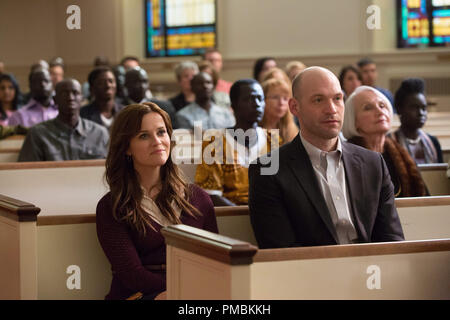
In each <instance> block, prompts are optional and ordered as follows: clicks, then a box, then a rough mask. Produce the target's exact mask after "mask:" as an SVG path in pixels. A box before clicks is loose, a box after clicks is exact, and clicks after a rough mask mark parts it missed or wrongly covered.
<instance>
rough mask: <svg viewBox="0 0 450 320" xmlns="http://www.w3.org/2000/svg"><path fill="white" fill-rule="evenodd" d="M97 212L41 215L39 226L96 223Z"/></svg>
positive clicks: (38, 220)
mask: <svg viewBox="0 0 450 320" xmlns="http://www.w3.org/2000/svg"><path fill="white" fill-rule="evenodd" d="M95 222H96V220H95V214H71V215H58V216H56V215H55V216H41V217H38V218H37V225H38V226H53V225H63V224H80V223H95Z"/></svg>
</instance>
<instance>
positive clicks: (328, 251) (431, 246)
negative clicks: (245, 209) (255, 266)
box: [253, 239, 450, 262]
mask: <svg viewBox="0 0 450 320" xmlns="http://www.w3.org/2000/svg"><path fill="white" fill-rule="evenodd" d="M433 251H450V239H436V240H416V241H398V242H380V243H361V244H346V245H334V246H317V247H299V248H282V249H259V250H258V252H257V253H256V255H255V256H254V258H253V261H254V262H265V261H285V260H301V259H324V258H340V257H359V256H374V255H375V256H376V255H388V254H401V253H419V252H433Z"/></svg>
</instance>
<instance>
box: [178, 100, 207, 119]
mask: <svg viewBox="0 0 450 320" xmlns="http://www.w3.org/2000/svg"><path fill="white" fill-rule="evenodd" d="M199 109H202V108H201V107H200V106H199V105H198V104H197V103H195V102H191V103H189V104H188V105H186V106H184V107H183V108H181V109H180V110H178V112H177V114H179V115H183V116H187V117H189V116H191V115H192V114H193V112H195V111H198V110H199ZM189 118H190V117H189Z"/></svg>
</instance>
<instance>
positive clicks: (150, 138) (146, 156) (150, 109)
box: [97, 102, 218, 299]
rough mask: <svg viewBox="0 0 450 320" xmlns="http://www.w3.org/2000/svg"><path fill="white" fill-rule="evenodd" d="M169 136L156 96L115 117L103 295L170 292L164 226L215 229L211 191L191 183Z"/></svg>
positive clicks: (103, 214)
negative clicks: (108, 272)
mask: <svg viewBox="0 0 450 320" xmlns="http://www.w3.org/2000/svg"><path fill="white" fill-rule="evenodd" d="M171 135H172V125H171V123H170V118H169V116H168V114H167V113H166V112H165V111H163V110H162V109H161V108H159V107H158V106H157V105H156V104H154V103H151V102H147V103H143V104H135V105H129V106H127V107H126V108H124V109H123V110H121V111H120V112H119V113H118V114H117V117H116V119H115V121H114V123H113V126H112V131H111V138H110V139H111V140H110V148H109V152H108V155H107V158H106V172H105V177H106V181H107V183H108V185H109V188H110V192H109V193H107V194H106V195H105V196H104V197H103V198H102V199H101V200H100V201H99V203H98V205H97V236H98V239H99V242H100V244H101V246H102V248H103V250H104V252H105V254H106V256H107V258H108V260H109V261H110V263H111V266H112V272H113V280H112V284H111V288H110V292H109V293H108V295H107V296H106V299H125V298H127V297H129V296H131V295H132V294H134V293H136V292H140V293H142V294H143V296H144V299H161V298H164V297H165V290H166V273H165V263H166V246H165V243H164V237H163V236H162V235H161V232H160V231H161V229H162V228H163V227H165V226H168V225H171V224H186V225H190V226H194V227H197V228H201V229H205V230H208V231H211V232H216V233H217V232H218V230H217V222H216V217H215V213H214V207H213V204H212V202H211V199H210V197H209V195H208V194H207V193H206V192H205V191H203V190H202V189H200V188H199V187H197V186H195V185H193V184H187V183H186V181H185V179H184V177H183V175H182V173H181V171H180V169H179V168H178V167H177V166H176V165H175V164H174V163H173V161H172V159H171V156H170V154H171V149H172V146H173V145H172V143H171Z"/></svg>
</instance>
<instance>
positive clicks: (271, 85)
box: [261, 79, 298, 144]
mask: <svg viewBox="0 0 450 320" xmlns="http://www.w3.org/2000/svg"><path fill="white" fill-rule="evenodd" d="M262 87H263V90H264V97H265V101H266V108H265V110H264V116H263V120H262V122H261V126H262V127H263V128H264V129H279V130H280V138H281V144H284V143H287V142H290V141H291V140H292V139H294V138H295V136H296V135H297V134H298V127H297V126H296V125H295V122H294V117H293V116H292V114H291V112H290V111H289V104H288V103H289V99H290V98H291V96H292V93H291V87H290V86H289V84H288V83H287V82H286V81H283V80H280V79H269V80H267V81H265V82H263V84H262Z"/></svg>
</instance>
